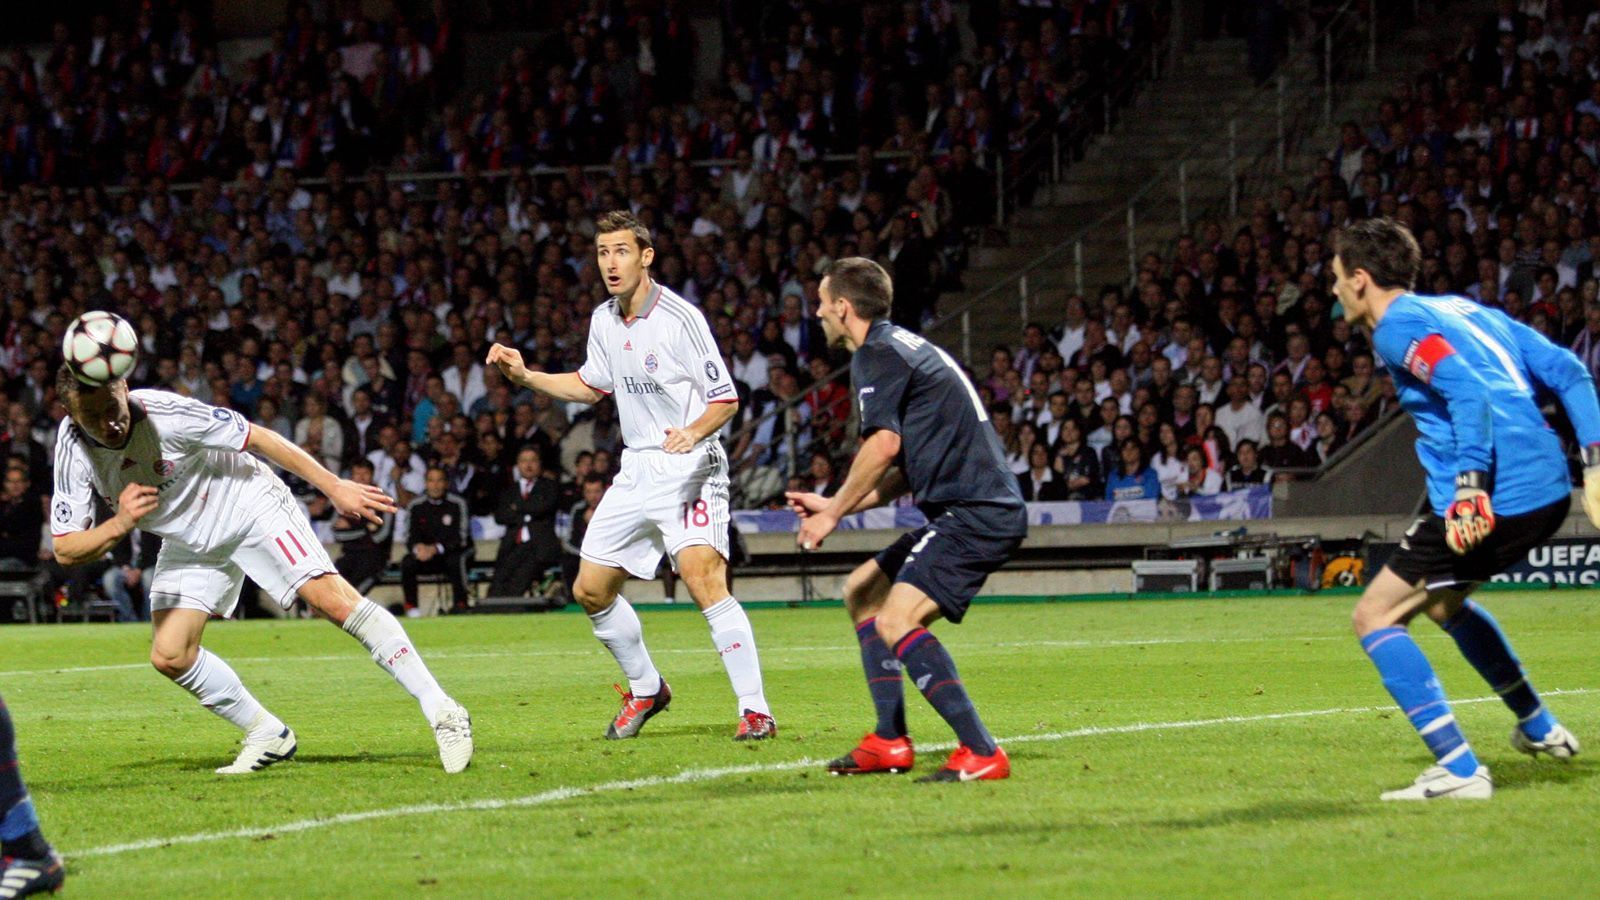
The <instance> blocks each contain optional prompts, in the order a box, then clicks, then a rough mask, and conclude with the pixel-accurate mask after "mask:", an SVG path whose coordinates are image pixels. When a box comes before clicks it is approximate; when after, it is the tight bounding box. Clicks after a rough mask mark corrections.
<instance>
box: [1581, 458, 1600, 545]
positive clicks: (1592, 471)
mask: <svg viewBox="0 0 1600 900" xmlns="http://www.w3.org/2000/svg"><path fill="white" fill-rule="evenodd" d="M1583 505H1584V508H1585V509H1586V510H1587V511H1588V513H1589V521H1590V522H1592V523H1594V527H1596V528H1600V444H1590V445H1589V446H1587V447H1585V448H1583Z"/></svg>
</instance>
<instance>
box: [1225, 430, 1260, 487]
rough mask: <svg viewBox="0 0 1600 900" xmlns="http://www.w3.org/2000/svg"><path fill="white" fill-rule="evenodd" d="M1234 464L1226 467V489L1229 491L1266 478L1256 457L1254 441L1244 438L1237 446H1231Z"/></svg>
mask: <svg viewBox="0 0 1600 900" xmlns="http://www.w3.org/2000/svg"><path fill="white" fill-rule="evenodd" d="M1233 455H1234V460H1235V462H1234V464H1233V466H1232V467H1231V468H1229V469H1228V477H1227V489H1228V490H1230V491H1240V490H1245V489H1247V488H1249V487H1251V486H1252V485H1257V484H1264V483H1265V482H1266V480H1267V473H1266V470H1265V469H1263V468H1261V465H1260V462H1259V460H1258V459H1257V457H1256V442H1255V441H1252V440H1250V439H1249V438H1245V439H1244V440H1242V441H1240V442H1239V444H1238V446H1236V447H1234V448H1233Z"/></svg>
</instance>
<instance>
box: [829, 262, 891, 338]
mask: <svg viewBox="0 0 1600 900" xmlns="http://www.w3.org/2000/svg"><path fill="white" fill-rule="evenodd" d="M822 274H823V277H824V278H827V279H828V281H829V282H831V285H830V286H831V287H832V291H831V293H832V294H833V295H834V296H835V297H843V298H845V299H847V300H849V301H850V305H851V306H854V307H855V309H856V315H858V316H860V317H861V318H863V319H866V320H867V321H869V322H875V321H877V320H878V319H882V318H885V317H887V316H888V315H889V308H890V306H892V305H893V304H894V283H893V282H892V281H890V280H889V273H888V272H885V271H884V270H883V266H880V265H878V264H877V263H875V262H873V261H872V260H870V259H867V258H866V257H864V256H847V257H845V258H844V259H836V260H834V261H833V262H832V263H830V264H829V265H828V270H827V271H826V272H823V273H822Z"/></svg>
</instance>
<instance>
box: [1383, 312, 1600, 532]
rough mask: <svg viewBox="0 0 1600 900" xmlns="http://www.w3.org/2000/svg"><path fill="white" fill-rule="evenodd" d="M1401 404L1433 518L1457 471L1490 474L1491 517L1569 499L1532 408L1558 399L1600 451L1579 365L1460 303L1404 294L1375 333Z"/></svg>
mask: <svg viewBox="0 0 1600 900" xmlns="http://www.w3.org/2000/svg"><path fill="white" fill-rule="evenodd" d="M1373 346H1374V348H1375V349H1376V350H1377V353H1378V356H1379V357H1380V358H1381V360H1382V362H1383V364H1384V365H1385V366H1387V367H1388V369H1389V371H1390V372H1392V373H1393V374H1394V380H1395V387H1396V388H1397V389H1398V392H1399V395H1400V405H1401V406H1402V407H1404V408H1405V409H1406V411H1408V412H1410V413H1411V415H1412V418H1414V419H1415V420H1416V423H1417V430H1418V431H1420V432H1421V434H1422V437H1421V439H1420V440H1418V441H1417V457H1418V458H1419V459H1420V460H1421V461H1422V467H1423V468H1424V469H1426V470H1427V472H1428V503H1429V504H1430V505H1431V506H1432V507H1433V511H1434V512H1436V513H1438V514H1439V515H1441V516H1442V515H1444V514H1445V509H1446V508H1447V507H1448V505H1449V504H1450V502H1451V501H1452V500H1453V499H1454V498H1455V477H1456V475H1457V474H1458V473H1460V472H1468V471H1486V472H1489V473H1490V475H1491V479H1492V484H1493V491H1492V492H1491V495H1490V496H1491V499H1492V502H1493V504H1494V510H1495V512H1496V513H1497V514H1500V515H1507V516H1513V515H1518V514H1521V513H1526V512H1531V511H1533V510H1535V509H1539V508H1540V507H1543V506H1548V505H1550V504H1551V503H1554V502H1556V501H1557V500H1560V499H1561V498H1562V497H1564V496H1566V495H1567V494H1568V493H1569V492H1570V491H1571V490H1572V487H1571V480H1570V476H1569V475H1568V471H1567V460H1566V454H1565V453H1564V452H1563V451H1562V449H1561V441H1560V439H1559V438H1557V437H1556V434H1555V432H1554V431H1552V430H1551V429H1550V427H1549V426H1548V425H1547V424H1545V420H1544V415H1543V414H1542V413H1541V412H1540V411H1539V406H1538V403H1537V401H1536V400H1535V399H1534V394H1535V391H1536V390H1537V389H1539V388H1544V389H1547V390H1549V391H1551V392H1553V393H1554V394H1556V396H1558V397H1559V398H1560V399H1561V405H1562V406H1564V407H1565V408H1566V411H1567V417H1568V418H1569V419H1571V421H1572V426H1573V429H1574V430H1575V431H1576V432H1577V435H1578V440H1579V442H1581V443H1582V444H1583V445H1585V446H1588V445H1590V444H1595V443H1600V401H1597V400H1596V397H1595V388H1594V380H1593V378H1591V377H1590V375H1589V370H1588V369H1587V368H1586V367H1585V366H1584V365H1583V363H1582V362H1580V361H1579V360H1578V357H1577V356H1575V355H1573V353H1572V352H1571V351H1569V350H1567V349H1565V348H1563V347H1559V346H1557V345H1555V344H1553V343H1551V342H1550V341H1549V340H1548V339H1547V338H1545V336H1544V335H1542V334H1540V333H1539V332H1537V331H1534V330H1533V329H1532V328H1530V327H1528V326H1527V325H1524V324H1522V323H1521V322H1518V321H1516V320H1515V319H1512V318H1511V317H1510V316H1507V315H1506V314H1505V313H1503V312H1501V311H1499V310H1497V309H1492V308H1490V307H1486V306H1480V305H1479V304H1477V303H1474V302H1472V301H1470V300H1467V299H1464V298H1461V297H1429V296H1422V295H1420V294H1402V295H1400V296H1399V297H1398V298H1396V299H1395V301H1394V302H1393V303H1392V304H1390V306H1389V308H1388V310H1387V311H1386V312H1385V313H1384V316H1383V319H1382V320H1381V321H1380V322H1379V323H1378V326H1377V328H1376V330H1375V331H1374V333H1373Z"/></svg>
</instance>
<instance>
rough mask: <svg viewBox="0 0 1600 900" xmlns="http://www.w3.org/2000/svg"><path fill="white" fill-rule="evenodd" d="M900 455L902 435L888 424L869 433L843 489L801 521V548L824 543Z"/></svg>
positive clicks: (862, 443) (815, 546)
mask: <svg viewBox="0 0 1600 900" xmlns="http://www.w3.org/2000/svg"><path fill="white" fill-rule="evenodd" d="M899 455H900V435H898V434H895V433H894V432H892V431H889V430H888V429H886V428H880V429H878V430H877V431H874V432H873V433H872V434H870V435H868V436H867V439H866V440H864V441H862V442H861V449H860V450H858V451H857V452H856V458H855V461H854V462H852V463H850V474H849V475H847V476H846V477H845V480H844V484H843V485H841V486H840V487H839V493H837V494H834V495H833V499H831V500H829V501H828V505H827V506H825V507H823V508H822V509H821V510H818V511H816V512H813V513H811V514H810V515H809V516H807V517H806V518H805V521H803V522H801V523H800V533H799V535H797V536H796V539H795V540H796V543H798V544H799V545H800V549H802V550H815V549H817V548H818V547H820V546H822V541H823V539H825V538H826V537H827V536H828V535H829V534H831V533H832V532H833V529H834V528H836V527H838V525H839V520H840V519H842V518H844V517H845V516H847V515H849V514H850V513H851V512H853V511H854V510H856V509H859V508H860V507H861V504H862V501H864V500H866V499H867V496H868V495H869V494H871V493H872V492H873V490H874V489H875V488H877V487H878V486H879V485H880V484H882V483H883V479H884V476H885V475H887V474H888V473H889V469H890V468H891V467H893V466H894V461H895V457H897V456H899Z"/></svg>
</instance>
